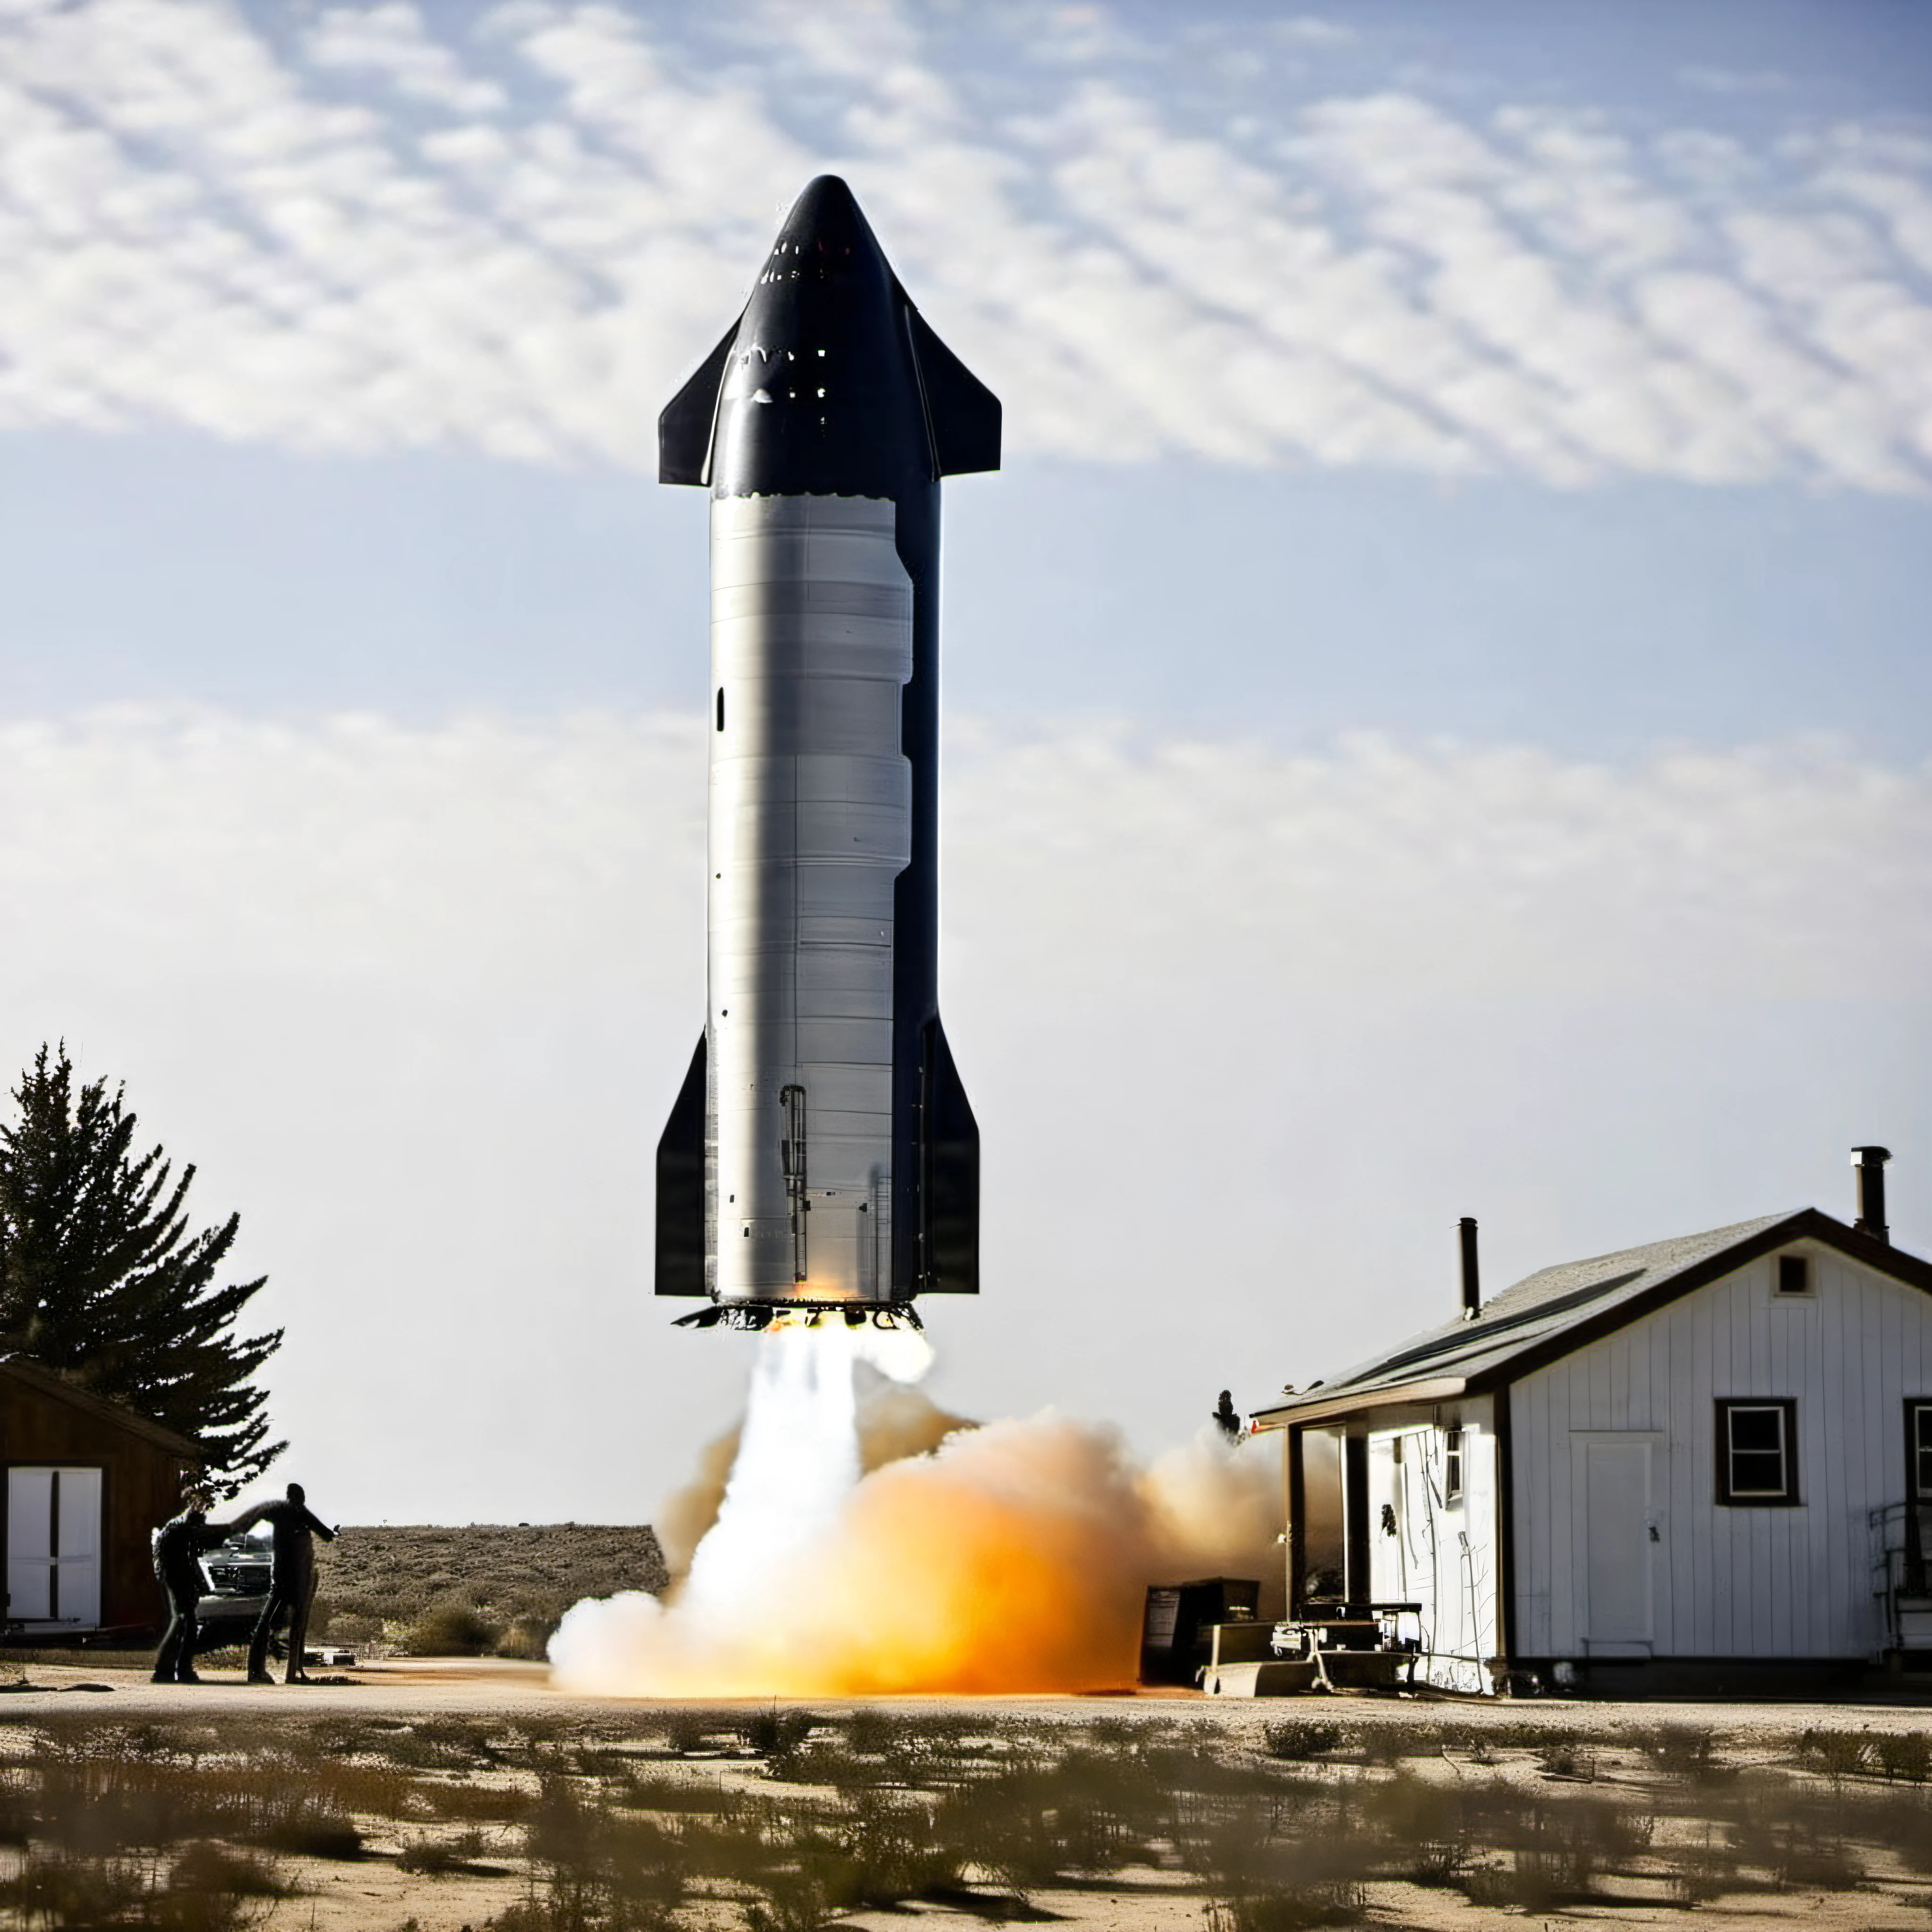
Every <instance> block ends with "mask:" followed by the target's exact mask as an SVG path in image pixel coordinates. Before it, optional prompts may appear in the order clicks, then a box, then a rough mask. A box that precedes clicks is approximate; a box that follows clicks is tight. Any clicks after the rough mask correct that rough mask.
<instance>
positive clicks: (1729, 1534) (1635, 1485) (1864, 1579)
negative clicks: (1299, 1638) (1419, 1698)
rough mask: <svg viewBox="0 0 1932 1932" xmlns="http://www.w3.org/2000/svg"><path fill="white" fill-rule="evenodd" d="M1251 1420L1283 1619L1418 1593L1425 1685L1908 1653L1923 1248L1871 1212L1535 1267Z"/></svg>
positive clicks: (1923, 1421) (1924, 1450) (1790, 1221)
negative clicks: (1273, 1502) (1283, 1473)
mask: <svg viewBox="0 0 1932 1932" xmlns="http://www.w3.org/2000/svg"><path fill="white" fill-rule="evenodd" d="M1877 1151H1878V1150H1873V1152H1877ZM1472 1299H1473V1298H1472ZM1255 1424H1256V1427H1258V1428H1260V1429H1263V1430H1280V1432H1281V1433H1282V1435H1283V1441H1284V1444H1285V1448H1286V1470H1287V1487H1288V1498H1289V1505H1288V1506H1289V1526H1288V1536H1287V1542H1288V1546H1289V1614H1290V1616H1291V1617H1300V1618H1309V1619H1318V1620H1319V1619H1321V1618H1322V1617H1323V1616H1328V1615H1335V1616H1340V1615H1341V1614H1342V1611H1343V1610H1344V1609H1348V1608H1352V1607H1360V1606H1365V1605H1367V1604H1375V1603H1382V1604H1395V1603H1406V1604H1419V1605H1420V1606H1421V1617H1420V1624H1421V1661H1420V1663H1419V1664H1418V1672H1417V1675H1418V1678H1419V1679H1424V1680H1426V1681H1427V1682H1432V1683H1434V1684H1436V1685H1441V1686H1442V1687H1444V1688H1457V1689H1462V1690H1466V1691H1487V1690H1491V1689H1494V1688H1499V1687H1500V1686H1501V1685H1503V1684H1505V1683H1506V1682H1509V1681H1510V1680H1511V1679H1512V1678H1514V1679H1517V1680H1518V1681H1520V1682H1528V1681H1529V1680H1532V1679H1535V1680H1539V1681H1541V1682H1544V1683H1546V1684H1552V1685H1556V1686H1568V1685H1571V1684H1574V1683H1577V1682H1584V1681H1589V1680H1592V1679H1594V1680H1595V1681H1597V1682H1599V1683H1600V1684H1601V1682H1604V1681H1605V1680H1606V1679H1615V1680H1616V1682H1618V1683H1619V1685H1624V1686H1627V1687H1628V1688H1633V1689H1634V1688H1640V1686H1641V1684H1642V1682H1643V1679H1644V1677H1645V1676H1646V1675H1648V1676H1650V1677H1652V1678H1655V1677H1656V1676H1659V1675H1661V1674H1664V1673H1658V1672H1657V1671H1655V1670H1652V1671H1651V1672H1649V1673H1644V1672H1642V1671H1639V1670H1634V1669H1633V1667H1637V1666H1644V1665H1651V1666H1657V1665H1663V1664H1669V1665H1672V1666H1675V1667H1689V1670H1688V1672H1687V1671H1686V1670H1677V1671H1676V1672H1675V1673H1674V1674H1676V1675H1678V1676H1685V1675H1687V1674H1692V1675H1703V1676H1706V1677H1707V1678H1708V1677H1710V1676H1716V1677H1718V1679H1724V1676H1725V1673H1726V1671H1727V1670H1728V1671H1729V1672H1730V1677H1731V1679H1734V1680H1736V1681H1738V1682H1743V1681H1745V1673H1744V1672H1743V1671H1742V1670H1741V1669H1740V1668H1739V1667H1743V1666H1752V1667H1763V1666H1769V1665H1772V1664H1778V1665H1784V1666H1791V1665H1799V1664H1805V1665H1820V1664H1860V1665H1862V1664H1867V1663H1870V1662H1873V1661H1878V1660H1879V1659H1881V1658H1887V1657H1890V1658H1893V1659H1894V1660H1895V1659H1897V1658H1900V1657H1904V1656H1911V1655H1915V1654H1916V1653H1918V1652H1921V1651H1928V1650H1932V1593H1928V1592H1932V1574H1928V1571H1932V1265H1928V1264H1927V1262H1924V1261H1922V1260H1921V1259H1919V1258H1918V1256H1915V1255H1909V1254H1906V1253H1902V1252H1901V1251H1900V1250H1897V1249H1896V1248H1894V1247H1892V1246H1891V1244H1890V1242H1889V1240H1888V1237H1887V1235H1886V1233H1885V1229H1884V1228H1883V1226H1882V1222H1881V1223H1876V1224H1875V1223H1870V1222H1868V1221H1865V1220H1861V1226H1859V1227H1858V1228H1852V1227H1849V1226H1846V1224H1845V1223H1843V1222H1841V1221H1838V1220H1834V1219H1833V1218H1832V1217H1831V1216H1830V1215H1829V1214H1823V1213H1820V1211H1818V1210H1817V1209H1815V1208H1808V1209H1805V1210H1803V1211H1800V1212H1799V1213H1796V1214H1774V1215H1767V1216H1765V1217H1763V1218H1761V1219H1760V1220H1753V1221H1745V1222H1741V1223H1737V1224H1736V1225H1735V1226H1730V1227H1725V1228H1718V1229H1712V1230H1711V1231H1709V1232H1706V1233H1704V1234H1700V1235H1688V1236H1685V1237H1683V1238H1679V1239H1677V1240H1675V1241H1659V1242H1654V1243H1652V1244H1649V1245H1647V1246H1645V1247H1636V1248H1629V1249H1625V1250H1622V1251H1621V1252H1619V1253H1615V1254H1609V1255H1602V1256H1597V1257H1595V1259H1591V1260H1588V1261H1581V1262H1569V1263H1566V1264H1565V1265H1562V1266H1559V1267H1556V1268H1545V1269H1544V1270H1542V1271H1540V1272H1539V1273H1538V1274H1533V1275H1531V1276H1529V1277H1528V1278H1527V1279H1526V1280H1523V1281H1520V1282H1518V1283H1516V1284H1515V1286H1513V1287H1511V1288H1510V1289H1506V1290H1505V1292H1503V1293H1502V1294H1501V1295H1498V1296H1497V1297H1496V1298H1495V1299H1494V1300H1493V1301H1490V1303H1488V1304H1487V1305H1484V1306H1481V1307H1475V1308H1471V1309H1468V1310H1466V1313H1465V1316H1464V1319H1461V1320H1460V1321H1457V1322H1451V1323H1448V1324H1446V1325H1444V1326H1443V1327H1442V1328H1438V1329H1436V1330H1433V1331H1430V1333H1428V1334H1422V1335H1418V1336H1415V1337H1412V1338H1411V1339H1410V1340H1408V1341H1406V1342H1404V1343H1403V1344H1401V1346H1399V1347H1397V1348H1394V1349H1391V1350H1389V1351H1388V1352H1387V1353H1385V1354H1384V1355H1380V1356H1379V1357H1378V1358H1376V1359H1375V1360H1373V1361H1370V1362H1367V1363H1364V1364H1362V1365H1361V1367H1358V1368H1356V1369H1354V1370H1351V1371H1349V1373H1347V1374H1346V1375H1344V1376H1340V1377H1338V1378H1337V1379H1334V1380H1333V1381H1331V1382H1326V1383H1324V1384H1321V1385H1317V1386H1316V1387H1315V1388H1311V1389H1308V1390H1306V1391H1303V1392H1301V1394H1294V1395H1292V1396H1290V1397H1289V1399H1288V1400H1286V1401H1284V1402H1283V1403H1280V1404H1278V1405H1277V1406H1274V1407H1271V1408H1270V1409H1266V1410H1264V1411H1262V1412H1261V1413H1259V1415H1256V1418H1255Z"/></svg>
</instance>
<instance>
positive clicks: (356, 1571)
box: [316, 1523, 667, 1619]
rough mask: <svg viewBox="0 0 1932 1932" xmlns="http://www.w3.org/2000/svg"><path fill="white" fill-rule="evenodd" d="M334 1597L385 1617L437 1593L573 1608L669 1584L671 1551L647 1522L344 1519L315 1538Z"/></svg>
mask: <svg viewBox="0 0 1932 1932" xmlns="http://www.w3.org/2000/svg"><path fill="white" fill-rule="evenodd" d="M316 1556H317V1567H318V1568H319V1569H320V1573H321V1574H320V1578H319V1582H320V1587H321V1593H322V1595H323V1598H326V1600H327V1601H329V1603H330V1604H332V1605H333V1606H335V1607H338V1608H340V1609H341V1610H355V1611H358V1612H362V1613H365V1614H369V1615H373V1616H377V1617H380V1618H383V1619H398V1618H401V1619H408V1618H411V1617H413V1616H416V1615H418V1614H419V1613H420V1612H421V1611H422V1609H423V1607H425V1605H428V1604H431V1603H435V1602H448V1601H458V1600H460V1601H466V1602H469V1603H472V1604H476V1605H478V1607H481V1608H483V1609H486V1610H496V1611H499V1612H501V1613H518V1612H521V1611H523V1610H526V1609H532V1610H534V1609H539V1608H551V1607H553V1608H552V1614H555V1612H556V1610H562V1609H564V1608H567V1607H568V1606H569V1605H570V1604H573V1603H574V1602H576V1601H577V1599H578V1598H580V1597H607V1596H610V1595H613V1594H614V1593H615V1592H617V1591H619V1590H649V1591H652V1592H656V1591H659V1590H661V1589H663V1588H664V1585H665V1583H666V1582H667V1572H666V1571H665V1568H664V1552H663V1550H661V1549H660V1548H659V1547H658V1539H657V1535H656V1532H655V1531H654V1530H652V1529H651V1527H650V1526H649V1524H648V1523H469V1524H466V1525H465V1526H462V1527H460V1528H458V1527H457V1526H455V1525H452V1524H438V1523H407V1524H406V1523H384V1524H382V1525H381V1526H376V1527H372V1526H368V1525H366V1524H360V1523H345V1524H344V1525H343V1526H342V1527H341V1533H340V1534H339V1535H338V1536H337V1538H336V1540H335V1541H334V1542H333V1543H323V1542H321V1541H319V1540H318V1541H317V1544H316Z"/></svg>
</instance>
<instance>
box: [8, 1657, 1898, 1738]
mask: <svg viewBox="0 0 1932 1932" xmlns="http://www.w3.org/2000/svg"><path fill="white" fill-rule="evenodd" d="M311 1676H314V1677H315V1678H316V1679H318V1680H319V1681H318V1682H315V1683H313V1684H308V1685H282V1684H277V1685H273V1686H265V1685H250V1684H246V1683H245V1682H242V1673H241V1672H240V1671H239V1670H220V1669H212V1670H211V1669H208V1668H207V1667H205V1666H204V1667H203V1682H202V1683H201V1684H199V1685H174V1684H154V1683H151V1682H148V1678H147V1675H146V1673H145V1672H143V1671H139V1670H131V1669H129V1668H127V1667H124V1666H121V1665H118V1664H117V1665H116V1666H115V1667H110V1668H105V1669H103V1668H93V1667H89V1665H88V1664H86V1663H85V1662H77V1663H75V1664H45V1663H38V1662H36V1663H34V1664H31V1665H29V1666H28V1667H27V1670H26V1679H27V1681H26V1682H25V1683H23V1684H21V1685H17V1686H7V1685H0V1691H4V1692H5V1696H4V1697H0V1718H5V1716H7V1715H19V1716H26V1715H34V1714H37V1713H38V1712H40V1711H43V1710H45V1709H49V1708H50V1703H51V1700H56V1699H57V1700H59V1701H60V1703H62V1705H64V1706H72V1705H73V1704H74V1703H76V1702H77V1701H78V1700H79V1699H80V1698H81V1697H86V1696H89V1695H92V1696H94V1697H98V1698H99V1700H100V1701H101V1703H102V1704H103V1706H105V1705H106V1704H107V1703H108V1701H109V1698H110V1695H111V1697H112V1703H113V1715H114V1716H115V1718H117V1719H127V1718H136V1717H138V1718H142V1719H147V1718H155V1717H158V1716H160V1715H163V1714H167V1715H177V1714H179V1715H187V1714H193V1715H197V1716H200V1717H203V1718H205V1717H208V1716H211V1715H214V1714H216V1713H218V1712H224V1711H229V1710H235V1711H246V1712H248V1715H250V1716H251V1717H260V1716H262V1715H264V1714H265V1713H266V1712H269V1711H272V1710H276V1709H283V1708H286V1709H287V1710H288V1711H290V1713H291V1714H293V1713H295V1712H302V1713H303V1714H305V1715H320V1714H322V1713H323V1712H325V1711H326V1712H356V1713H357V1714H359V1715H361V1714H365V1713H380V1714H383V1715H389V1716H392V1717H397V1718H408V1717H410V1716H411V1715H415V1714H418V1713H420V1714H422V1715H433V1716H438V1717H446V1716H456V1715H463V1716H472V1717H478V1718H481V1717H487V1716H490V1715H501V1716H503V1717H505V1718H518V1717H535V1716H539V1715H541V1716H545V1717H550V1718H556V1717H558V1716H563V1717H566V1718H567V1717H569V1716H571V1715H582V1716H583V1717H584V1718H586V1719H588V1718H592V1717H594V1718H596V1719H598V1721H600V1722H601V1721H605V1720H607V1719H609V1718H611V1717H612V1716H613V1715H615V1714H620V1713H622V1712H627V1711H629V1712H637V1713H639V1714H640V1715H642V1714H643V1713H646V1712H654V1711H666V1710H675V1709H679V1706H680V1704H681V1703H697V1704H701V1705H702V1706H703V1707H704V1708H705V1709H707V1710H710V1709H715V1710H731V1709H747V1710H751V1709H764V1708H766V1706H769V1704H770V1703H772V1702H773V1701H774V1700H772V1699H769V1698H763V1697H748V1698H736V1699H733V1698H729V1697H705V1698H697V1699H686V1700H677V1699H671V1698H650V1697H637V1698H625V1697H574V1696H567V1695H565V1694H562V1693H561V1692H559V1691H553V1690H552V1689H551V1688H550V1673H549V1671H548V1670H547V1668H546V1667H544V1665H542V1664H524V1663H518V1662H515V1661H511V1660H510V1659H508V1658H493V1657H484V1658H469V1657H449V1658H433V1657H432V1658H422V1657H413V1658H393V1659H387V1660H384V1661H380V1662H372V1663H368V1664H359V1665H358V1666H357V1667H356V1668H354V1669H353V1670H323V1669H321V1668H319V1667H318V1668H317V1670H314V1671H312V1672H311ZM777 1701H778V1702H780V1703H784V1704H787V1705H796V1706H800V1707H802V1708H805V1709H812V1710H823V1711H825V1712H840V1711H850V1710H853V1709H859V1708H865V1709H874V1710H877V1709H883V1710H889V1711H895V1712H907V1713H910V1714H916V1713H919V1712H929V1711H959V1710H970V1711H974V1712H984V1713H985V1714H986V1715H987V1716H988V1717H989V1718H998V1717H1001V1716H1015V1717H1018V1716H1025V1717H1027V1718H1033V1719H1035V1720H1040V1719H1047V1720H1052V1719H1055V1718H1060V1719H1064V1721H1067V1722H1069V1723H1073V1722H1082V1723H1084V1722H1086V1721H1090V1720H1091V1719H1092V1718H1094V1716H1095V1715H1097V1713H1100V1712H1106V1713H1107V1714H1109V1715H1116V1716H1121V1717H1125V1718H1130V1719H1131V1718H1134V1717H1135V1716H1136V1715H1145V1716H1148V1717H1149V1718H1160V1719H1161V1720H1163V1721H1180V1722H1182V1723H1186V1724H1199V1725H1202V1726H1203V1727H1205V1728H1206V1729H1208V1730H1211V1731H1213V1732H1215V1733H1219V1734H1220V1735H1222V1736H1226V1737H1228V1738H1229V1739H1231V1740H1232V1741H1235V1742H1238V1743H1241V1744H1244V1745H1252V1744H1253V1743H1254V1742H1255V1741H1256V1739H1259V1736H1260V1735H1261V1733H1262V1728H1263V1727H1264V1726H1265V1725H1267V1724H1271V1723H1273V1722H1274V1721H1277V1720H1278V1719H1279V1718H1282V1717H1283V1716H1284V1715H1288V1714H1290V1713H1297V1714H1299V1713H1304V1712H1317V1711H1320V1712H1335V1711H1340V1710H1346V1714H1347V1718H1348V1721H1349V1723H1350V1724H1357V1725H1372V1724H1405V1725H1406V1724H1414V1723H1415V1721H1416V1720H1417V1718H1418V1715H1423V1714H1427V1713H1429V1712H1453V1713H1454V1716H1455V1719H1456V1721H1457V1723H1458V1724H1463V1725H1473V1726H1478V1727H1484V1728H1485V1729H1492V1728H1493V1730H1495V1731H1496V1734H1497V1736H1498V1739H1499V1742H1502V1741H1504V1740H1506V1739H1507V1738H1508V1734H1509V1732H1510V1731H1511V1729H1512V1728H1515V1727H1528V1728H1531V1729H1535V1728H1538V1727H1547V1726H1548V1725H1549V1724H1550V1723H1551V1722H1552V1721H1553V1720H1554V1719H1556V1718H1559V1717H1560V1718H1561V1719H1562V1722H1563V1723H1564V1724H1565V1725H1566V1726H1568V1727H1571V1728H1573V1729H1576V1730H1582V1731H1584V1732H1586V1733H1589V1734H1592V1735H1593V1736H1596V1735H1600V1736H1603V1737H1604V1738H1605V1739H1614V1738H1615V1737H1616V1736H1618V1735H1619V1734H1620V1733H1624V1732H1627V1731H1628V1730H1629V1729H1630V1728H1631V1726H1632V1725H1633V1724H1645V1725H1658V1724H1668V1725H1675V1726H1679V1727H1685V1728H1699V1729H1703V1730H1718V1731H1721V1732H1724V1733H1727V1735H1731V1736H1747V1735H1750V1734H1752V1733H1756V1734H1759V1735H1762V1736H1765V1737H1767V1738H1770V1737H1784V1736H1789V1735H1790V1733H1792V1732H1793V1731H1798V1730H1805V1728H1807V1727H1811V1726H1818V1725H1823V1724H1834V1725H1839V1726H1849V1727H1854V1728H1867V1729H1870V1730H1873V1732H1880V1731H1893V1730H1897V1731H1910V1730H1927V1729H1932V1694H1923V1693H1921V1694H1912V1695H1900V1696H1896V1697H1882V1696H1876V1695H1873V1696H1870V1697H1867V1698H1864V1699H1863V1700H1860V1701H1858V1702H1845V1701H1842V1700H1841V1701H1836V1702H1832V1703H1820V1702H1806V1703H1743V1702H1739V1701H1736V1700H1727V1701H1724V1702H1712V1703H1694V1702H1690V1701H1685V1700H1672V1701H1670V1702H1664V1701H1657V1702H1650V1703H1613V1702H1611V1701H1610V1700H1605V1699H1600V1698H1562V1697H1537V1698H1518V1699H1491V1698H1443V1699H1440V1700H1439V1699H1436V1698H1433V1697H1421V1698H1411V1697H1382V1696H1349V1695H1346V1694H1345V1695H1343V1697H1340V1698H1326V1697H1321V1698H1318V1697H1262V1698H1238V1697H1203V1696H1202V1695H1201V1694H1199V1692H1196V1691H1168V1690H1142V1691H1134V1692H1131V1693H1124V1692H1120V1691H1096V1692H1094V1694H1091V1695H1090V1696H1086V1697H1066V1696H1063V1695H1059V1694H1042V1695H1038V1696H1028V1697H891V1698H862V1699H858V1698H841V1697H811V1698H789V1699H783V1700H777Z"/></svg>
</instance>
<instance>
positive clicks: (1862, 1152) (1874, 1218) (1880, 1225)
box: [1852, 1147, 1891, 1247]
mask: <svg viewBox="0 0 1932 1932" xmlns="http://www.w3.org/2000/svg"><path fill="white" fill-rule="evenodd" d="M1888 1160H1891V1149H1890V1148H1882V1147H1861V1148H1852V1166H1854V1167H1855V1168H1856V1169H1858V1219H1857V1220H1855V1221H1854V1222H1853V1223H1852V1231H1853V1232H1855V1233H1856V1234H1860V1235H1870V1237H1871V1238H1872V1239H1873V1241H1882V1242H1883V1243H1884V1244H1885V1246H1886V1247H1891V1229H1889V1228H1888V1227H1887V1226H1885V1163H1886V1162H1887V1161H1888Z"/></svg>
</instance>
